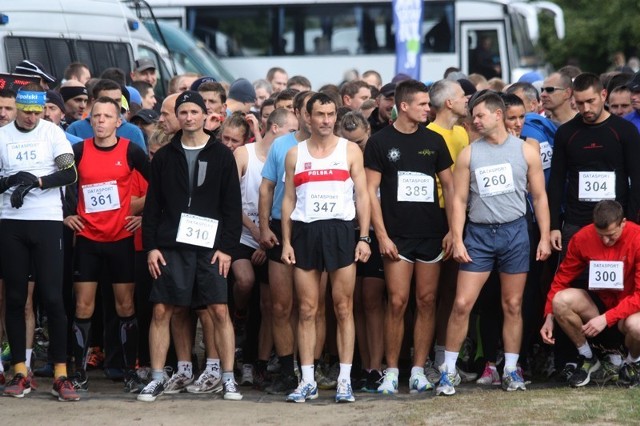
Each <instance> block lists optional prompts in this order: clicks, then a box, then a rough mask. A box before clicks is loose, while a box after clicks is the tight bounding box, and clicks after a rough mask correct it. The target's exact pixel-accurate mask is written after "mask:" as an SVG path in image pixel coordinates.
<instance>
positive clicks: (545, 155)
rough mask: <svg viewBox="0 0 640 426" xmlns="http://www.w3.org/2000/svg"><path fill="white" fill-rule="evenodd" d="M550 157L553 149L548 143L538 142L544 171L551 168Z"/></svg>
mask: <svg viewBox="0 0 640 426" xmlns="http://www.w3.org/2000/svg"><path fill="white" fill-rule="evenodd" d="M551 157H553V148H551V144H550V143H549V142H540V159H541V160H542V169H543V170H546V169H548V168H549V167H551Z"/></svg>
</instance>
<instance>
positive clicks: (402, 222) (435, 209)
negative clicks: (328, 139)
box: [364, 125, 453, 238]
mask: <svg viewBox="0 0 640 426" xmlns="http://www.w3.org/2000/svg"><path fill="white" fill-rule="evenodd" d="M452 164H453V161H452V160H451V155H450V154H449V150H448V149H447V145H446V144H445V141H444V139H443V138H442V136H440V135H439V134H437V133H435V132H433V131H431V130H429V129H427V128H426V127H424V126H422V125H420V126H418V130H417V131H416V132H414V133H412V134H405V133H401V132H399V131H398V130H396V128H395V127H394V126H387V127H385V128H384V129H382V130H380V131H379V132H378V133H376V134H375V135H373V136H371V138H369V141H368V142H367V146H366V148H365V151H364V165H365V167H367V168H369V169H371V170H375V171H377V172H380V173H381V174H382V177H381V180H380V205H381V207H382V217H383V219H384V225H385V228H386V230H387V233H388V235H389V236H390V237H401V238H442V237H443V236H444V235H445V234H446V232H447V223H446V219H445V216H444V215H443V214H442V211H441V209H440V206H439V204H438V192H437V189H436V179H435V178H436V173H439V172H441V171H443V170H445V169H447V168H449V167H451V165H452ZM401 172H414V173H415V172H418V173H422V174H425V175H428V176H430V177H431V179H432V186H433V188H424V186H423V183H424V179H422V180H421V182H422V183H419V184H417V185H415V186H414V185H412V184H409V185H404V184H403V185H401V188H398V181H399V178H398V176H399V174H400V173H401ZM403 175H404V176H407V175H409V174H408V173H404V174H403ZM414 181H415V180H412V179H411V178H408V179H407V180H405V182H414ZM425 189H427V192H430V193H431V194H433V201H430V202H415V201H398V196H399V192H400V194H403V198H409V199H410V198H411V197H421V196H424V195H425ZM416 191H417V192H418V193H416Z"/></svg>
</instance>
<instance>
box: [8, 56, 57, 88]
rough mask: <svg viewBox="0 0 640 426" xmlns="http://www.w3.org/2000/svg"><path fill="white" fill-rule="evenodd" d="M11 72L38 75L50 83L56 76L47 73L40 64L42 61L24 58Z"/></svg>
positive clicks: (53, 81) (54, 80)
mask: <svg viewBox="0 0 640 426" xmlns="http://www.w3.org/2000/svg"><path fill="white" fill-rule="evenodd" d="M13 72H14V73H16V74H28V75H34V74H35V75H38V76H40V78H42V79H43V80H45V81H47V82H49V83H51V84H53V83H55V82H56V78H55V77H54V76H53V75H51V74H49V73H48V72H47V71H46V70H45V69H44V66H43V65H42V63H40V62H38V61H36V60H31V59H25V60H23V61H21V62H20V63H19V64H18V65H16V67H15V69H14V70H13Z"/></svg>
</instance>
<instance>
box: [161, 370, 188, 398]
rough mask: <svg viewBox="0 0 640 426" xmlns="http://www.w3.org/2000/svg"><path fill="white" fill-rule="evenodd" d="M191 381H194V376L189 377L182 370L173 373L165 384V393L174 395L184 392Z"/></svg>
mask: <svg viewBox="0 0 640 426" xmlns="http://www.w3.org/2000/svg"><path fill="white" fill-rule="evenodd" d="M191 383H193V376H191V377H188V376H187V375H186V374H184V373H180V372H178V373H173V376H171V378H170V379H169V381H168V382H167V383H166V384H165V386H164V393H166V394H167V395H173V394H176V393H180V392H184V391H186V390H187V386H189V385H190V384H191Z"/></svg>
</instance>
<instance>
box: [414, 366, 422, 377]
mask: <svg viewBox="0 0 640 426" xmlns="http://www.w3.org/2000/svg"><path fill="white" fill-rule="evenodd" d="M416 374H422V375H424V367H416V366H414V367H411V376H415V375H416Z"/></svg>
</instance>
